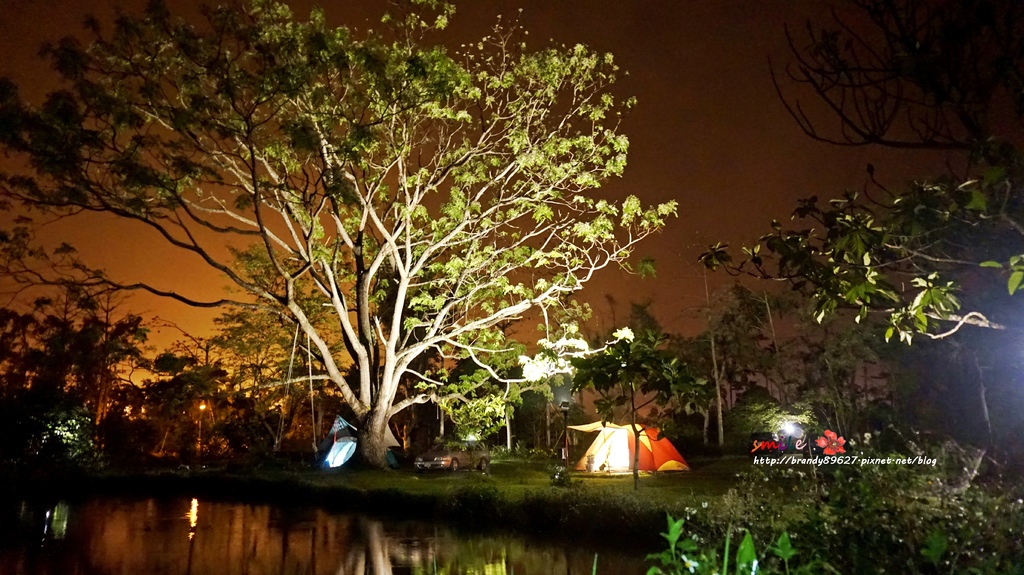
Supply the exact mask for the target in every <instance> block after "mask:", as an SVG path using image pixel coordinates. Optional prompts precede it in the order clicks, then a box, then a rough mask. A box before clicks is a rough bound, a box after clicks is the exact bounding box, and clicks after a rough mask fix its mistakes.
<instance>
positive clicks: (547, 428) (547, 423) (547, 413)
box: [544, 402, 551, 449]
mask: <svg viewBox="0 0 1024 575" xmlns="http://www.w3.org/2000/svg"><path fill="white" fill-rule="evenodd" d="M544 434H545V436H546V437H547V441H546V442H545V443H544V447H546V448H547V449H551V403H550V402H548V403H547V404H545V405H544Z"/></svg>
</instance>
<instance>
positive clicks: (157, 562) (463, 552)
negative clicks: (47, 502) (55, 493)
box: [0, 499, 644, 575]
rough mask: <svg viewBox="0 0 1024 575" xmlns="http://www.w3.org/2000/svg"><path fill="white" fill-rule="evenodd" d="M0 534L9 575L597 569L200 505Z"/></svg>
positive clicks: (51, 518)
mask: <svg viewBox="0 0 1024 575" xmlns="http://www.w3.org/2000/svg"><path fill="white" fill-rule="evenodd" d="M9 511H10V512H9ZM11 519H14V521H11ZM0 526H3V527H0V573H2V574H4V575H7V574H10V575H58V574H60V575H68V574H75V573H90V574H96V575H135V574H143V573H154V574H169V575H177V574H184V575H264V574H265V575H292V574H294V575H299V574H302V575H307V574H308V575H320V574H326V575H364V574H373V575H389V574H390V575H399V574H408V575H434V574H436V575H514V574H518V575H585V574H586V575H589V574H590V573H591V568H592V566H593V561H594V553H593V552H592V551H588V550H585V549H581V548H578V547H576V546H569V547H565V546H555V545H551V546H546V545H538V544H535V543H527V542H525V541H523V540H520V539H515V538H508V537H483V536H470V535H465V534H453V533H452V532H450V531H448V530H447V529H445V528H443V527H439V526H434V525H431V524H427V523H422V522H396V521H382V520H380V519H374V518H370V517H366V516H359V515H339V514H334V513H329V512H326V511H323V510H319V509H315V508H294V507H271V506H266V505H243V504H236V503H218V502H210V501H199V500H198V499H191V500H188V499H172V500H155V499H148V500H122V499H100V500H92V501H88V502H85V503H81V504H73V505H71V506H69V505H68V504H66V503H63V502H61V503H58V504H56V505H55V506H53V507H50V508H38V507H32V506H29V505H26V504H20V505H18V506H16V507H15V508H14V509H8V508H6V507H2V506H0ZM597 565H598V569H597V572H598V573H601V574H609V575H610V574H616V575H632V574H639V573H643V572H644V568H643V560H642V557H640V556H623V555H615V554H608V553H603V552H602V553H601V554H600V555H599V557H598V560H597Z"/></svg>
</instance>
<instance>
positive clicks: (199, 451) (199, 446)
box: [196, 401, 206, 463]
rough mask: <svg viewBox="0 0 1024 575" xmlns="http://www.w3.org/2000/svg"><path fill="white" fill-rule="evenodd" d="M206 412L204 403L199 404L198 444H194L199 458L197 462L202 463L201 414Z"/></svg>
mask: <svg viewBox="0 0 1024 575" xmlns="http://www.w3.org/2000/svg"><path fill="white" fill-rule="evenodd" d="M205 411H206V402H205V401H203V402H200V403H199V443H198V444H196V454H197V455H198V456H199V462H200V463H202V461H203V412H205Z"/></svg>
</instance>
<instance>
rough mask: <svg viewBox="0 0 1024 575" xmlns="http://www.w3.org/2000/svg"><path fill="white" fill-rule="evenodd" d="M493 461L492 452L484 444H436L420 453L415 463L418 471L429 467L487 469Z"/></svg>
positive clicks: (453, 469)
mask: <svg viewBox="0 0 1024 575" xmlns="http://www.w3.org/2000/svg"><path fill="white" fill-rule="evenodd" d="M490 462H491V453H490V452H489V451H488V450H487V448H486V447H484V446H482V445H474V446H471V445H467V444H443V445H435V446H434V447H432V448H431V449H430V450H429V451H427V452H426V453H423V454H421V455H418V456H417V457H416V461H415V462H414V464H415V465H416V470H417V471H426V470H428V469H447V470H449V471H458V470H459V469H479V470H481V471H486V470H487V469H488V465H489V464H490Z"/></svg>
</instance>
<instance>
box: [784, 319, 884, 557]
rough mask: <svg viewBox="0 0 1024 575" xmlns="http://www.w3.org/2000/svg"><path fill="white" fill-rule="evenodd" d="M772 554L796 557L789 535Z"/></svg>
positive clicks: (785, 536) (785, 534)
mask: <svg viewBox="0 0 1024 575" xmlns="http://www.w3.org/2000/svg"><path fill="white" fill-rule="evenodd" d="M889 329H892V328H889ZM772 553H775V556H776V557H778V558H779V559H782V560H783V561H789V560H790V559H792V558H793V556H794V555H796V549H793V545H792V544H791V543H790V541H789V533H786V532H785V531H783V532H782V535H779V540H778V542H776V543H775V547H773V548H772Z"/></svg>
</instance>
